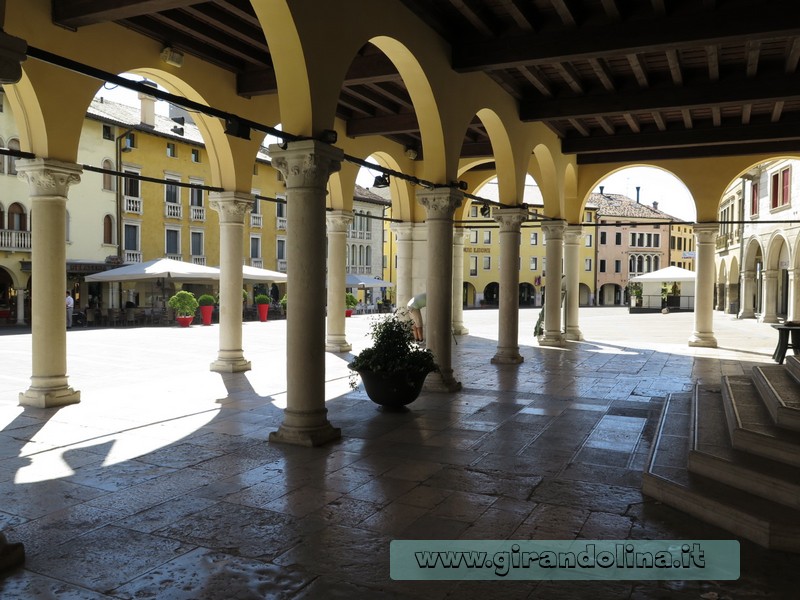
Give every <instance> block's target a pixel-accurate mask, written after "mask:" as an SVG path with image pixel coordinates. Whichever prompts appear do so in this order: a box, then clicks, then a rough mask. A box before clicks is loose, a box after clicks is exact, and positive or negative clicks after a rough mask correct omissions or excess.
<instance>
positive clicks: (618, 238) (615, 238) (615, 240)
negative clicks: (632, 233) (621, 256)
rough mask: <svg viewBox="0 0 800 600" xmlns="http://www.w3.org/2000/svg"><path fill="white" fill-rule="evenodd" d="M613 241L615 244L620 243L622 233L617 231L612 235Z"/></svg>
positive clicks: (618, 244)
mask: <svg viewBox="0 0 800 600" xmlns="http://www.w3.org/2000/svg"><path fill="white" fill-rule="evenodd" d="M614 243H615V244H616V245H617V246H621V245H622V233H620V232H619V231H618V232H617V233H616V234H615V235H614Z"/></svg>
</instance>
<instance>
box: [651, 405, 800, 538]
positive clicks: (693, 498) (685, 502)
mask: <svg viewBox="0 0 800 600" xmlns="http://www.w3.org/2000/svg"><path fill="white" fill-rule="evenodd" d="M675 396H678V397H677V398H675ZM681 396H689V395H688V394H674V395H672V396H670V397H669V398H667V401H666V402H665V403H664V409H663V411H662V413H661V420H660V422H659V426H658V429H657V430H656V435H655V439H654V442H653V449H652V451H651V453H650V458H649V460H648V463H647V465H646V467H645V472H644V474H643V477H642V492H643V493H644V494H646V495H647V496H650V497H652V498H655V499H656V500H658V501H660V502H663V503H664V504H667V505H669V506H672V507H673V508H677V509H678V510H681V511H683V512H685V513H688V514H690V515H692V516H694V517H697V518H698V519H701V520H703V521H705V522H707V523H711V524H712V525H716V526H718V527H721V528H723V529H726V530H728V531H730V532H731V533H733V534H735V535H738V536H740V537H743V538H746V539H748V540H751V541H753V542H756V543H757V544H760V545H762V546H764V547H767V548H770V549H774V550H783V551H788V552H800V513H798V511H796V510H792V509H790V508H787V507H785V506H783V505H781V504H778V503H776V502H771V501H769V500H765V499H764V498H760V497H758V496H754V495H753V494H749V493H747V492H743V491H741V490H738V489H736V488H733V487H730V486H728V485H725V484H723V483H719V482H716V481H713V480H710V479H707V478H705V477H703V476H700V475H696V474H693V473H690V472H689V470H688V468H687V466H686V465H687V461H688V455H689V440H690V438H691V437H692V435H691V434H692V432H691V430H692V426H691V415H690V412H689V411H690V404H691V397H689V398H686V397H683V398H682V397H681Z"/></svg>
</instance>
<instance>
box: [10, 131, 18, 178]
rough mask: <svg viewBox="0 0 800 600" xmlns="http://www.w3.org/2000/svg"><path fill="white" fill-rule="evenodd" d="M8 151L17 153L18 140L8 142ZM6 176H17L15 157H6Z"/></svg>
mask: <svg viewBox="0 0 800 600" xmlns="http://www.w3.org/2000/svg"><path fill="white" fill-rule="evenodd" d="M8 149H9V150H16V151H17V152H19V149H20V148H19V140H14V139H11V140H8ZM8 174H9V175H16V174H17V157H16V156H11V155H9V156H8Z"/></svg>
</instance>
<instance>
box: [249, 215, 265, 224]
mask: <svg viewBox="0 0 800 600" xmlns="http://www.w3.org/2000/svg"><path fill="white" fill-rule="evenodd" d="M263 221H264V218H263V217H262V216H261V215H260V214H257V213H250V227H261V224H262V223H263Z"/></svg>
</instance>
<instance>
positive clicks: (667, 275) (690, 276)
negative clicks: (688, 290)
mask: <svg viewBox="0 0 800 600" xmlns="http://www.w3.org/2000/svg"><path fill="white" fill-rule="evenodd" d="M695 279H697V273H695V272H694V271H689V270H688V269H681V268H680V267H676V266H669V267H665V268H663V269H659V270H658V271H652V272H650V273H644V274H643V275H637V276H636V277H631V281H638V282H642V281H661V282H665V281H694V280H695Z"/></svg>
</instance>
